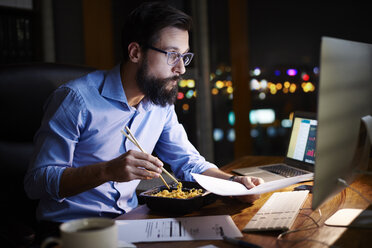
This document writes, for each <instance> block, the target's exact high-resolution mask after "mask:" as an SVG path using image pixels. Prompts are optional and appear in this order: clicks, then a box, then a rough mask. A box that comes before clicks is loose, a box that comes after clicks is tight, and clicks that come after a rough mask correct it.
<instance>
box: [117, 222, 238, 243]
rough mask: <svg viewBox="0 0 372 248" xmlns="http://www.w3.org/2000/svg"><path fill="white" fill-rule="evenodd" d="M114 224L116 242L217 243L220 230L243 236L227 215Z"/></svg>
mask: <svg viewBox="0 0 372 248" xmlns="http://www.w3.org/2000/svg"><path fill="white" fill-rule="evenodd" d="M116 224H117V225H118V231H119V242H120V241H125V242H131V243H136V242H163V241H189V240H220V239H222V237H221V228H223V232H224V234H225V235H226V236H229V237H242V236H243V235H242V233H241V232H240V231H239V229H238V227H237V226H236V225H235V223H234V221H233V220H232V219H231V217H230V216H229V215H211V216H197V217H182V218H164V219H144V220H117V221H116Z"/></svg>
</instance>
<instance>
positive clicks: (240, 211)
mask: <svg viewBox="0 0 372 248" xmlns="http://www.w3.org/2000/svg"><path fill="white" fill-rule="evenodd" d="M280 161H282V158H281V157H263V156H247V157H244V158H241V159H239V160H236V161H234V162H232V163H230V164H228V165H226V166H224V167H222V168H221V169H223V170H224V171H226V172H231V170H233V169H235V168H240V167H247V166H256V165H262V164H267V163H274V162H280ZM307 184H310V183H307ZM298 185H299V184H296V185H292V186H290V187H287V188H284V189H282V190H279V191H290V190H292V189H293V188H294V187H296V186H298ZM352 187H354V188H356V189H358V190H359V191H360V192H361V193H362V194H363V195H365V196H366V197H367V198H368V199H372V177H371V176H369V177H368V176H363V177H361V178H359V179H358V180H356V181H355V182H354V183H353V184H352ZM271 194H272V192H271V193H266V194H263V195H261V198H260V199H259V200H257V201H256V202H255V203H254V204H253V205H249V204H247V203H241V202H239V201H237V200H235V199H232V198H229V197H220V198H219V199H218V200H217V201H216V202H215V203H213V204H211V205H208V206H205V207H204V208H202V209H200V210H199V211H195V212H193V213H191V214H187V215H184V216H203V215H220V214H221V215H230V216H231V217H232V219H233V220H234V222H235V224H236V225H237V227H238V228H239V229H240V230H242V229H243V228H244V226H245V225H246V224H247V223H248V221H249V220H250V219H251V218H252V217H253V215H254V214H255V213H256V212H257V211H258V210H259V209H260V207H261V206H262V205H263V204H264V203H265V202H266V200H267V199H268V198H269V197H270V196H271ZM311 198H312V195H309V197H308V199H307V200H306V202H305V205H304V208H305V209H303V210H301V212H300V214H299V215H298V217H297V219H296V221H295V223H294V225H293V226H292V229H297V228H304V227H314V228H312V229H309V230H306V231H299V232H295V233H291V234H288V235H285V236H284V237H283V240H282V241H278V240H277V236H278V234H279V233H278V232H266V233H265V232H256V233H243V235H244V237H243V238H242V239H244V240H246V241H248V242H252V243H254V244H257V245H261V246H262V247H327V246H326V245H325V244H327V245H332V244H333V245H336V246H339V247H371V244H370V243H371V242H372V229H360V228H358V229H351V228H349V229H348V228H342V227H329V226H325V225H324V221H325V220H326V219H327V218H329V217H330V216H331V215H332V214H333V213H335V212H336V211H337V210H338V209H340V208H362V209H366V208H367V207H368V203H367V202H366V201H364V200H363V199H362V198H361V197H360V196H359V195H357V193H355V192H354V191H352V190H350V189H345V190H343V191H342V192H341V193H339V194H338V195H337V196H335V197H334V198H333V199H331V200H329V201H328V202H327V203H326V204H324V205H323V206H322V207H321V208H320V209H321V212H322V217H319V213H318V211H314V212H313V211H312V210H311ZM305 214H307V215H310V216H311V217H312V218H314V219H315V220H319V219H320V221H319V222H318V223H319V225H320V227H316V226H315V225H314V223H313V222H312V221H311V219H310V218H309V217H307V216H305ZM168 217H180V216H178V215H170V214H165V213H164V214H163V213H156V212H153V211H151V210H150V209H148V208H147V206H146V205H141V206H139V207H138V208H136V209H135V210H133V211H132V212H130V213H127V214H124V215H122V216H120V217H118V218H117V219H120V220H125V219H128V220H129V219H147V218H168ZM321 242H323V243H321ZM208 244H213V245H215V246H217V247H237V246H234V245H231V244H228V243H225V242H224V241H219V240H218V241H215V240H213V241H192V242H189V241H187V242H158V243H136V245H137V247H177V248H183V247H185V248H190V247H200V246H203V245H208Z"/></svg>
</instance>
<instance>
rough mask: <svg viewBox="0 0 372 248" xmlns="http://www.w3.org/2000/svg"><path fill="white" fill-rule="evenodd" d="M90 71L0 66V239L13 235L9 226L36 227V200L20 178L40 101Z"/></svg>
mask: <svg viewBox="0 0 372 248" xmlns="http://www.w3.org/2000/svg"><path fill="white" fill-rule="evenodd" d="M93 70H94V68H90V67H86V66H78V65H65V64H54V63H32V64H14V65H1V66H0V116H1V121H0V166H1V173H0V175H1V176H0V185H1V186H0V187H1V192H2V194H1V197H0V199H1V200H0V205H1V213H3V214H5V215H6V217H7V221H6V222H5V223H6V225H7V227H5V228H6V229H7V230H8V231H7V230H3V225H1V230H0V231H1V233H2V234H3V235H1V236H4V235H16V233H14V232H12V228H11V227H12V226H13V227H14V229H19V228H21V229H22V228H24V229H25V228H26V229H28V228H30V229H31V230H30V232H31V233H32V228H33V227H34V226H35V224H36V222H35V209H36V204H37V201H31V200H29V199H28V198H27V196H26V194H25V192H24V189H23V177H24V175H25V173H26V171H27V167H28V163H29V159H30V156H31V154H32V148H33V145H32V142H33V136H34V134H35V132H36V131H37V129H38V128H39V126H40V124H41V119H42V115H43V105H44V102H45V101H46V99H47V98H48V96H49V95H50V94H51V93H52V92H53V91H54V90H55V89H56V88H57V87H58V86H59V85H61V84H63V83H65V82H67V81H69V80H71V79H74V78H78V77H80V76H83V75H85V74H87V73H89V72H91V71H93ZM7 222H8V223H7ZM3 223H4V222H3ZM4 231H5V232H10V233H4ZM17 232H19V231H17ZM26 232H27V231H26ZM19 235H20V236H21V237H14V238H15V239H18V240H16V242H17V241H18V242H27V240H22V239H25V238H26V239H27V238H29V237H24V235H25V234H24V233H23V234H19ZM8 237H10V236H8ZM3 242H6V241H3ZM3 242H1V243H3ZM9 247H10V246H9Z"/></svg>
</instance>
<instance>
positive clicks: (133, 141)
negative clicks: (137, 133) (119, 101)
mask: <svg viewBox="0 0 372 248" xmlns="http://www.w3.org/2000/svg"><path fill="white" fill-rule="evenodd" d="M125 130H126V131H127V132H128V134H127V133H126V132H124V131H123V130H120V131H121V133H122V134H123V135H124V136H125V137H127V139H129V140H130V141H131V142H132V143H133V144H134V145H136V146H137V147H138V148H139V149H140V150H141V152H143V153H146V152H145V150H143V148H142V147H141V145H140V144H139V142H138V140H137V139H136V137H134V135H133V134H132V132H131V131H130V129H129V127H128V126H126V127H125ZM161 169H162V171H163V172H164V173H165V174H167V175H168V176H169V177H170V178H171V179H172V180H173V181H175V182H176V183H177V184H178V181H177V179H176V178H174V177H173V176H172V175H171V174H170V173H169V172H168V171H167V170H166V169H164V168H163V167H161ZM160 179H161V180H162V181H163V183H164V184H165V186H167V188H168V189H169V185H168V184H167V182H166V181H165V180H164V178H163V177H162V175H160Z"/></svg>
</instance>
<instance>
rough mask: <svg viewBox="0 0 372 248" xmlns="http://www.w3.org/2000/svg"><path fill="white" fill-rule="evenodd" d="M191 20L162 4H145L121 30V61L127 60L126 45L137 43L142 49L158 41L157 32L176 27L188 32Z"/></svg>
mask: <svg viewBox="0 0 372 248" xmlns="http://www.w3.org/2000/svg"><path fill="white" fill-rule="evenodd" d="M191 24H192V20H191V17H190V16H188V15H187V14H185V13H184V12H182V11H180V10H178V9H176V8H174V7H172V6H170V5H168V4H165V3H162V2H145V3H143V4H141V5H140V6H139V7H137V8H136V9H134V10H133V11H132V12H131V13H130V14H129V16H128V17H127V19H126V21H125V24H124V26H123V29H122V33H121V38H122V48H123V59H124V61H127V60H128V45H129V44H130V43H131V42H137V43H138V44H139V45H140V46H141V48H142V49H145V50H146V49H147V46H150V45H153V44H154V43H155V42H156V41H157V39H159V31H160V30H162V29H163V28H165V27H176V28H179V29H182V30H186V31H190V29H191Z"/></svg>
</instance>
